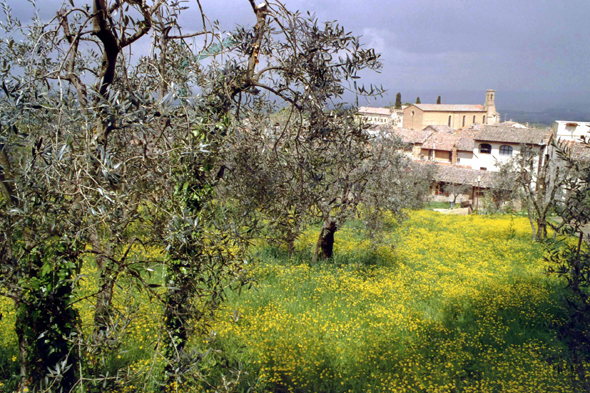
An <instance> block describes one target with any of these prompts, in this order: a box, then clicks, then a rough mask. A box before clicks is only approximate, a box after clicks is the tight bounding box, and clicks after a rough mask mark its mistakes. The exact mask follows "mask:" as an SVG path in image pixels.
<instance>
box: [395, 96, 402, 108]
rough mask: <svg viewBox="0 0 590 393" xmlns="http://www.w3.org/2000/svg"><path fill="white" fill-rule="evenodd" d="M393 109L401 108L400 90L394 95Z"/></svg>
mask: <svg viewBox="0 0 590 393" xmlns="http://www.w3.org/2000/svg"><path fill="white" fill-rule="evenodd" d="M395 109H402V93H400V92H398V93H397V94H396V95H395Z"/></svg>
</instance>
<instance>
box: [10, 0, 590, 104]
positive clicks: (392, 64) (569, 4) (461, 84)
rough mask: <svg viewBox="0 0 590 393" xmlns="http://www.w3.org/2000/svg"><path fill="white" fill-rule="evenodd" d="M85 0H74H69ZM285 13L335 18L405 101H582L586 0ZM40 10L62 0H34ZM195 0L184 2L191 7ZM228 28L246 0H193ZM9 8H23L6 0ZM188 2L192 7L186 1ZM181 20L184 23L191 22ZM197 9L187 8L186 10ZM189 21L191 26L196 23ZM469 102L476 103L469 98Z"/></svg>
mask: <svg viewBox="0 0 590 393" xmlns="http://www.w3.org/2000/svg"><path fill="white" fill-rule="evenodd" d="M83 2H88V3H90V2H91V0H85V1H81V0H76V3H78V4H79V3H83ZM284 2H285V4H286V5H287V6H288V7H289V8H290V9H291V10H300V11H311V12H313V13H315V14H316V15H317V16H318V18H319V19H320V20H338V21H339V22H340V23H341V24H342V25H343V26H344V27H345V28H346V29H347V30H350V31H352V32H353V33H355V34H356V35H362V36H363V42H364V43H366V45H368V46H372V47H374V48H375V49H376V50H377V51H378V52H379V53H381V54H382V61H383V65H384V67H383V70H382V73H381V74H379V75H370V76H368V79H367V81H368V82H373V83H380V84H382V85H383V86H384V87H385V88H386V89H388V93H387V94H386V96H385V97H384V99H383V100H381V101H379V102H378V103H381V104H388V103H389V102H393V101H394V100H395V94H396V93H397V92H398V91H400V92H401V93H402V98H403V100H404V101H410V102H413V101H414V100H415V99H416V96H417V95H420V96H421V97H420V98H421V101H422V102H423V103H426V102H434V101H435V100H436V96H437V95H439V94H440V95H442V96H443V102H446V103H465V104H471V103H481V104H483V101H484V98H485V90H486V89H495V90H496V95H497V106H498V107H499V108H500V109H507V108H510V109H526V110H531V109H533V108H535V107H539V109H546V108H550V107H563V106H564V105H571V106H572V107H576V108H582V107H583V108H588V107H590V105H589V104H590V73H589V72H588V68H589V67H590V34H589V32H588V25H589V24H590V22H589V20H588V19H589V18H588V17H589V16H590V1H589V0H566V1H555V0H551V1H549V0H534V1H533V0H488V1H481V0H409V1H408V0H406V1H400V0H389V1H385V0H357V1H353V0H316V1H311V0H284ZM37 3H38V6H39V7H40V8H41V9H42V12H43V14H44V16H45V17H49V16H53V15H55V10H56V9H57V8H58V7H59V4H61V0H37ZM191 3H194V0H189V4H190V5H194V4H191ZM201 3H202V4H203V7H204V9H205V12H206V13H207V14H208V15H209V17H210V18H211V19H217V20H219V22H220V23H221V26H222V27H223V28H225V29H227V30H231V27H232V26H235V25H236V24H242V25H252V24H253V23H254V22H255V20H254V16H253V14H252V11H251V9H250V5H249V3H248V0H201ZM8 4H9V5H11V7H12V8H13V10H14V11H15V13H19V14H21V13H22V12H24V9H25V8H26V9H30V6H29V5H28V3H27V2H26V1H25V0H8ZM191 8H194V7H191ZM192 16H193V15H186V17H185V18H183V21H184V25H186V26H187V28H190V26H189V24H190V23H192V22H193V21H197V18H194V17H192ZM194 16H196V13H195V14H194ZM195 28H198V27H195ZM473 100H476V102H472V101H473Z"/></svg>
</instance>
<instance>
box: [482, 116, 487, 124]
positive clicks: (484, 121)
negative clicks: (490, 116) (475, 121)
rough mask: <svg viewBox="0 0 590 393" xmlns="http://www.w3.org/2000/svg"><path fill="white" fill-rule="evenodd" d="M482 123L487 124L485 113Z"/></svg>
mask: <svg viewBox="0 0 590 393" xmlns="http://www.w3.org/2000/svg"><path fill="white" fill-rule="evenodd" d="M481 124H486V115H483V120H482V122H481Z"/></svg>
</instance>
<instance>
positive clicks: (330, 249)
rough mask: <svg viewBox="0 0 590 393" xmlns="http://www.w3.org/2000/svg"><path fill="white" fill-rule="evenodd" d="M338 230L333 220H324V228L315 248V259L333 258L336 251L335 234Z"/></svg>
mask: <svg viewBox="0 0 590 393" xmlns="http://www.w3.org/2000/svg"><path fill="white" fill-rule="evenodd" d="M337 230H338V227H337V226H336V223H335V222H334V221H332V220H327V221H324V225H323V226H322V230H321V231H320V237H319V239H318V243H317V245H316V248H315V253H314V257H313V260H314V262H315V261H317V259H318V258H319V259H329V258H332V254H333V253H334V234H335V233H336V231H337Z"/></svg>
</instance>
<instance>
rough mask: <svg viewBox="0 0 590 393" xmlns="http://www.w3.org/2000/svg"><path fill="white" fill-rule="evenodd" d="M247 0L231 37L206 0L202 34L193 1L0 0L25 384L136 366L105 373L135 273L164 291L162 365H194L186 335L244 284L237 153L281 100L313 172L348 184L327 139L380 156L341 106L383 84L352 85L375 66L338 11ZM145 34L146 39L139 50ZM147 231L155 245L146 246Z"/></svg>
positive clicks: (2, 142) (172, 371) (8, 200)
mask: <svg viewBox="0 0 590 393" xmlns="http://www.w3.org/2000/svg"><path fill="white" fill-rule="evenodd" d="M250 5H251V7H252V13H253V18H252V19H253V22H255V24H254V26H253V27H251V28H249V27H239V28H236V29H233V30H232V32H231V34H230V36H231V37H230V39H229V40H228V39H224V38H223V37H227V36H226V35H225V34H224V32H222V31H220V30H219V28H218V26H217V25H216V24H214V23H209V22H208V20H207V18H206V16H205V14H203V11H202V9H201V7H200V3H199V2H197V4H196V6H197V8H198V9H199V13H200V14H201V15H202V18H200V19H199V21H198V25H197V26H191V27H190V29H189V32H185V31H184V30H183V29H182V27H181V26H180V25H179V24H178V18H179V15H180V14H181V12H183V10H184V8H185V5H184V4H181V3H180V2H177V1H172V0H152V1H135V0H118V1H117V0H112V1H111V0H93V1H91V2H88V3H86V2H74V1H70V2H65V3H64V5H63V6H62V8H60V9H59V10H56V15H55V17H54V18H53V19H52V20H50V21H48V22H43V21H41V20H40V19H39V18H38V17H35V18H34V19H33V20H32V22H31V23H30V24H29V25H22V24H21V23H20V22H19V21H18V20H16V19H14V18H13V17H12V16H11V12H10V9H9V7H8V6H4V12H5V20H4V21H3V23H2V25H1V26H0V28H2V29H3V35H4V39H3V40H2V41H1V42H0V53H1V54H2V62H3V63H2V67H1V69H0V79H1V80H2V82H1V87H2V94H1V95H0V107H1V117H0V126H1V128H0V131H1V133H0V181H1V185H2V189H1V191H2V195H3V196H2V199H1V205H2V209H1V210H0V226H1V227H2V232H3V237H2V239H1V240H0V248H1V250H0V258H2V268H1V269H2V270H1V271H0V291H1V292H0V293H1V294H2V295H3V296H7V297H10V298H11V299H13V301H14V304H15V308H16V311H17V313H16V314H17V317H16V326H15V330H16V333H17V335H18V340H19V349H20V364H21V366H22V368H21V378H22V380H21V387H22V389H25V388H28V389H29V390H39V391H42V390H46V391H71V390H72V389H74V388H76V386H84V385H85V384H93V383H100V384H111V385H112V383H114V382H116V381H117V379H118V378H124V374H125V373H124V372H123V370H114V371H116V373H115V374H116V375H117V376H114V377H110V376H108V375H107V374H106V372H105V371H107V370H108V368H109V367H111V365H110V364H109V363H110V362H109V361H108V359H109V356H111V355H112V353H113V351H116V349H117V348H118V346H119V344H120V342H121V339H122V337H123V335H124V333H125V331H124V327H125V326H126V325H127V324H128V323H129V321H130V318H132V316H131V315H129V314H128V313H125V310H117V309H116V308H115V307H114V305H113V294H114V290H115V288H116V287H117V286H122V285H123V284H124V283H129V284H126V285H127V286H128V287H129V288H131V286H132V287H133V288H137V289H138V290H142V291H146V292H147V293H148V294H149V295H150V299H151V301H153V302H154V304H155V305H160V306H161V307H162V322H161V326H162V328H161V331H160V334H159V335H158V337H159V339H158V341H157V342H156V343H155V345H154V346H155V351H156V353H157V356H161V357H162V358H163V359H164V360H165V362H166V366H165V370H164V374H163V375H160V376H156V379H158V380H159V381H161V382H162V384H163V386H168V387H170V386H171V384H174V383H180V382H182V381H183V378H185V377H186V376H187V375H188V374H189V371H191V370H194V369H195V367H197V365H198V364H199V361H200V359H202V356H203V355H202V354H199V353H193V352H191V351H189V350H188V349H187V344H188V342H189V340H190V338H191V337H192V336H193V335H194V334H196V333H200V332H203V331H205V330H206V328H207V326H208V323H209V322H210V321H211V318H212V317H213V312H214V310H215V309H216V307H218V306H219V304H221V302H222V301H223V297H224V292H225V289H226V288H227V287H228V286H232V285H240V284H241V283H242V282H243V275H242V273H243V268H244V265H243V262H242V261H243V259H242V258H241V257H240V253H241V250H242V249H243V248H244V246H245V243H244V241H243V239H242V235H241V231H242V230H243V229H245V228H244V225H243V224H244V223H243V222H241V221H240V220H241V218H240V217H239V216H236V215H234V214H232V210H231V209H232V208H233V205H232V204H228V203H227V202H228V201H232V200H234V201H235V200H238V199H239V198H240V197H241V196H240V195H239V194H232V195H230V196H229V198H228V200H227V201H226V200H225V199H224V198H220V194H219V189H220V187H219V186H220V184H221V183H222V182H223V181H224V178H225V177H226V176H227V173H229V172H231V170H230V171H228V170H227V168H228V165H226V162H225V161H226V160H225V158H224V154H225V153H224V152H225V151H226V150H227V149H228V145H231V144H232V143H235V142H236V135H237V134H238V133H239V131H240V129H242V127H243V124H246V123H247V122H248V121H250V122H257V121H260V119H264V118H265V115H268V114H269V111H268V107H269V105H270V106H273V102H274V101H277V102H280V103H281V104H282V105H287V107H288V111H289V113H291V114H292V116H291V115H290V116H291V117H292V119H298V120H297V122H294V123H293V124H295V127H291V126H289V125H288V124H289V123H290V121H288V122H287V123H288V124H287V125H286V126H285V127H286V128H287V129H289V130H291V129H293V130H295V129H298V130H304V132H302V133H300V134H299V135H298V134H291V135H290V138H291V137H292V136H295V137H294V139H289V143H291V145H290V147H289V148H293V149H310V151H309V152H308V153H305V154H303V155H302V156H298V157H303V161H299V162H298V164H299V163H303V164H305V165H308V166H307V167H305V166H304V167H303V168H302V169H305V170H306V175H305V177H302V179H303V178H304V179H312V178H314V177H315V178H314V179H319V178H320V177H321V176H324V178H326V179H330V180H329V181H328V183H327V184H332V186H333V187H336V186H337V185H339V184H344V183H347V182H348V180H346V178H345V177H344V178H343V177H342V176H341V175H338V176H335V172H334V174H333V173H331V172H330V171H331V169H329V167H326V164H328V163H329V162H330V159H331V157H335V154H336V152H335V151H334V150H333V149H332V150H330V149H328V147H330V148H331V147H336V146H337V147H338V148H339V149H341V150H340V152H339V153H340V154H342V153H344V154H343V155H344V156H347V157H349V159H348V163H347V162H346V160H344V161H341V165H340V166H339V168H338V170H346V169H347V168H352V165H353V162H352V160H351V158H353V157H359V158H361V159H362V158H364V157H365V155H366V154H367V152H366V150H363V149H361V148H360V147H361V145H362V144H364V143H365V142H364V141H366V136H365V135H364V134H363V132H362V129H361V128H360V127H358V126H357V125H355V124H354V123H353V121H352V117H351V116H348V115H340V116H333V111H332V110H331V109H333V106H332V105H333V102H334V101H335V100H338V99H340V98H341V97H342V95H343V94H344V92H345V90H346V89H352V90H353V91H356V92H357V93H359V94H368V95H371V94H374V93H375V92H376V90H374V89H372V88H369V89H365V88H364V87H362V86H357V84H356V80H357V78H358V73H359V72H360V71H361V70H363V69H366V68H369V69H377V68H378V67H379V62H378V59H377V56H376V55H375V53H374V52H373V51H372V50H371V49H365V48H362V47H361V45H360V43H359V41H358V39H357V38H356V37H355V36H353V35H352V34H350V33H348V32H347V31H345V30H344V29H343V28H342V27H341V26H339V25H338V24H336V23H334V22H329V23H320V22H319V21H318V20H317V19H316V18H315V17H314V16H312V15H306V16H303V15H301V14H299V13H293V12H290V11H288V10H287V9H286V8H285V7H284V5H282V4H281V3H278V2H272V3H265V2H263V3H261V4H259V5H256V4H255V3H254V1H253V0H250ZM189 38H196V39H197V40H198V41H197V42H196V45H192V46H191V45H189V43H188V42H187V39H189ZM148 40H149V41H151V51H150V53H141V50H140V49H137V48H138V46H139V43H140V42H147V41H148ZM198 43H200V45H198ZM331 106H332V107H331ZM251 124H252V123H251ZM254 125H256V123H254ZM257 127H258V128H259V129H261V130H262V127H260V126H257ZM285 136H286V135H285ZM347 136H352V137H354V138H356V139H357V140H358V145H357V142H355V141H347V139H346V137H347ZM277 140H278V141H286V140H287V138H284V136H281V134H279V136H278V139H277ZM332 141H336V142H337V143H336V144H334V143H332ZM279 145H280V143H277V145H276V146H279ZM323 149H326V150H325V155H323V154H322V153H323V152H324V150H323ZM328 150H329V151H328ZM312 153H313V154H312ZM305 157H308V158H310V159H313V160H318V161H317V162H316V161H313V162H309V161H307V162H306V161H305ZM363 162H364V161H363ZM249 163H250V164H251V163H252V162H251V161H250V162H249ZM354 165H356V164H354ZM329 166H331V165H329ZM307 168H314V169H313V170H311V171H308V170H307ZM318 168H319V170H316V169H318ZM230 169H231V168H230ZM321 171H325V172H326V173H324V174H322V173H321ZM364 173H365V174H366V170H365V172H363V170H361V169H359V171H358V174H357V173H355V174H354V176H359V178H361V179H362V178H363V176H364V175H363V174H364ZM342 179H344V180H342ZM306 181H307V180H306ZM343 182H344V183H343ZM294 184H300V183H297V182H295V183H294ZM308 184H311V186H309V187H307V188H306V189H305V191H306V192H307V191H309V192H311V193H313V192H319V189H318V187H317V185H318V184H320V183H315V180H313V181H312V182H311V183H309V182H308ZM347 184H348V185H345V186H346V187H347V189H348V191H349V192H348V193H346V194H342V193H340V194H339V196H338V198H340V201H339V202H332V201H327V200H323V199H321V198H318V197H317V196H314V198H315V201H321V203H322V204H323V205H327V206H331V208H332V209H334V208H335V206H336V205H340V206H346V205H347V204H350V202H349V200H350V195H352V194H351V193H355V192H357V189H356V188H355V187H356V186H353V184H352V183H350V182H348V183H347ZM336 190H337V188H332V192H334V193H335V192H336ZM326 195H327V194H326ZM315 203H316V205H315V206H320V205H319V202H315ZM246 224H247V225H249V224H250V222H247V223H246ZM247 225H246V226H247ZM148 246H149V247H150V248H152V249H153V248H155V249H158V250H160V255H159V256H155V257H153V256H152V257H147V256H146V255H147V253H146V252H144V251H143V249H144V248H145V247H148ZM156 266H161V267H162V269H163V280H162V281H160V282H158V281H156V280H154V278H153V277H151V271H153V270H154V269H155V268H156ZM87 268H91V270H92V269H96V271H97V276H98V277H97V280H98V289H97V291H96V292H95V293H93V294H92V295H91V296H92V298H93V299H94V301H95V308H94V318H93V326H92V334H91V335H90V337H86V336H85V335H84V333H83V330H82V329H81V325H80V320H79V318H78V315H77V312H76V308H75V307H74V303H75V302H76V301H79V300H81V298H80V296H81V295H80V291H79V283H80V281H81V280H86V279H88V278H87V276H86V275H85V274H84V271H85V269H87ZM122 278H125V280H123V279H122ZM87 354H91V356H88V357H87V358H85V356H86V355H87ZM110 371H113V370H110ZM111 375H113V374H111ZM102 386H104V385H102ZM174 386H177V385H174Z"/></svg>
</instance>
